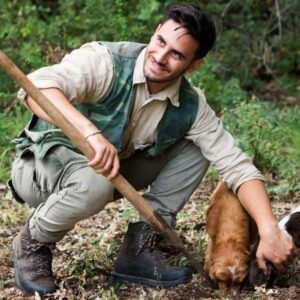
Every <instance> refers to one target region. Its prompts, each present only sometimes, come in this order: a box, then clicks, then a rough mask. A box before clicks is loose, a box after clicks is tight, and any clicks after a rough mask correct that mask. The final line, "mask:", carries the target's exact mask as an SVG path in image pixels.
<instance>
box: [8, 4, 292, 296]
mask: <svg viewBox="0 0 300 300" xmlns="http://www.w3.org/2000/svg"><path fill="white" fill-rule="evenodd" d="M214 41H215V27H214V25H213V23H212V21H211V19H210V18H209V17H208V16H207V15H206V14H205V13H204V12H202V11H201V10H200V9H199V8H198V7H196V6H194V5H185V4H183V5H175V4H174V5H170V6H168V7H167V9H166V14H165V19H164V21H163V22H162V24H161V25H159V26H158V27H157V29H156V31H155V33H154V34H153V36H152V38H151V40H150V43H149V45H147V46H145V45H141V44H136V43H127V42H123V43H98V42H94V43H90V44H86V45H84V46H82V47H81V48H80V49H78V50H74V51H73V52H72V53H71V54H69V55H67V56H66V57H65V58H64V59H63V60H62V62H61V63H60V64H58V65H54V66H52V67H46V68H42V69H40V70H38V71H36V72H34V73H32V74H31V75H30V76H29V77H30V78H31V80H32V81H33V82H34V84H35V85H36V86H37V87H38V88H40V89H41V90H42V92H43V93H44V94H45V95H46V96H47V97H48V98H49V99H50V101H51V102H52V103H53V104H54V105H55V106H56V107H57V108H58V109H59V110H60V111H61V112H62V113H63V114H64V116H65V117H66V118H67V119H68V120H70V122H72V123H73V124H74V126H75V127H76V128H77V129H78V130H79V131H80V132H81V133H82V134H83V135H84V136H85V138H86V139H87V141H88V142H89V143H90V145H91V146H92V148H93V149H94V152H95V157H94V158H93V159H92V160H91V161H88V160H87V158H86V157H84V156H83V155H82V154H81V153H80V152H79V151H78V150H77V149H76V148H75V147H74V146H73V145H72V143H71V142H70V141H69V140H68V139H67V138H66V137H65V136H64V135H63V134H62V133H61V131H60V130H59V129H57V128H56V127H55V125H53V124H52V123H53V122H52V120H51V119H50V118H49V116H47V115H46V114H45V113H44V112H43V111H42V110H41V109H40V108H39V107H38V106H37V105H36V104H35V103H34V101H33V100H32V99H31V98H30V97H29V96H27V95H26V93H25V92H24V91H23V90H21V91H20V92H19V97H20V99H23V100H24V102H25V104H26V105H27V106H28V107H29V108H30V110H31V111H32V112H33V113H34V116H33V118H32V120H31V121H30V122H29V124H28V125H27V126H26V128H25V130H24V132H23V134H22V135H21V136H20V137H19V138H18V139H16V140H15V143H16V144H17V149H18V153H17V157H16V160H15V162H14V164H13V168H12V184H13V187H14V189H15V191H16V193H17V194H18V195H19V196H20V197H21V198H22V199H23V200H24V201H25V202H27V203H28V204H29V205H30V206H32V207H35V208H36V209H35V211H34V213H33V214H32V216H31V217H30V220H29V221H28V222H27V223H26V224H25V226H24V227H23V228H22V230H21V232H20V233H19V234H18V236H17V237H16V238H15V239H14V241H13V246H12V254H13V255H12V256H13V262H14V266H15V278H16V283H17V285H18V287H19V288H21V289H23V290H24V291H26V292H27V293H31V294H32V293H34V292H35V291H37V292H38V293H40V294H41V295H42V294H46V293H49V292H53V291H55V289H56V286H55V282H54V278H53V274H52V270H51V263H52V252H51V248H52V247H53V245H54V244H55V243H56V242H57V241H59V240H61V239H62V238H63V236H64V235H65V234H66V233H67V232H68V231H70V230H71V229H72V228H73V227H74V225H75V224H76V223H77V222H79V221H80V220H82V219H85V218H88V217H90V216H92V215H94V214H96V213H98V212H99V211H101V210H102V209H103V208H104V207H105V205H106V204H107V203H108V202H109V201H111V200H113V199H118V198H120V195H119V194H118V193H117V192H116V191H115V190H114V188H113V186H112V184H111V182H110V180H111V179H113V178H114V177H115V176H116V175H117V174H118V172H119V171H120V172H121V174H123V176H124V177H126V178H127V179H128V180H129V182H131V183H132V184H133V185H134V186H135V187H136V188H137V189H142V188H145V187H147V186H149V185H150V190H149V192H146V193H145V194H144V197H145V199H147V201H149V202H150V203H151V205H152V206H153V207H154V208H155V209H156V210H157V212H158V213H159V214H160V215H161V216H162V217H163V218H164V219H165V220H166V221H167V222H168V223H169V224H170V225H171V226H175V223H176V214H177V213H178V212H179V211H180V209H181V208H182V207H183V206H184V204H185V202H186V201H187V200H188V199H189V197H190V195H191V194H192V192H193V191H194V190H195V189H196V188H197V186H198V185H199V183H200V182H201V180H202V178H203V176H204V174H205V172H206V171H207V168H208V165H209V163H211V164H212V165H213V166H214V167H215V168H216V169H217V170H218V172H219V173H220V176H221V177H222V179H223V180H224V181H225V182H226V184H227V185H228V186H229V187H230V188H232V189H233V191H234V192H235V193H237V195H238V197H239V199H240V201H241V203H242V204H243V206H244V207H245V208H246V209H247V211H248V212H249V213H250V215H251V216H252V217H253V219H254V220H255V222H256V224H257V226H258V229H259V234H260V245H259V247H258V251H257V259H258V262H259V265H260V267H261V268H263V269H266V267H265V263H264V260H265V259H268V260H270V261H272V262H273V263H274V265H275V266H276V267H277V268H278V269H279V270H282V269H283V263H284V262H285V261H286V260H287V259H288V258H289V257H290V256H291V255H292V253H293V251H294V245H293V244H292V242H291V241H290V239H289V238H288V237H287V236H286V235H285V234H284V233H282V231H281V230H280V229H279V227H278V225H277V222H276V220H275V218H274V216H273V214H272V211H271V206H270V201H269V199H268V196H267V194H266V191H265V189H264V185H263V183H262V180H263V177H262V176H261V174H260V173H259V172H258V171H257V169H256V168H255V167H254V166H253V165H252V164H251V162H250V160H249V158H247V157H246V156H245V155H244V154H243V153H242V152H241V151H240V150H239V149H238V148H237V147H236V145H235V143H234V140H233V138H232V136H231V135H230V134H229V133H228V132H226V131H225V130H224V129H223V127H222V125H221V123H220V121H219V119H218V118H217V117H216V116H215V113H214V112H213V111H212V110H211V109H210V107H209V106H208V105H207V103H206V101H205V97H204V95H203V93H202V92H201V91H200V90H199V89H197V88H193V87H192V86H191V85H190V84H189V82H188V81H187V80H186V78H185V77H184V74H185V73H190V72H193V71H195V70H196V69H198V68H199V67H200V66H201V64H202V63H203V57H204V56H205V55H206V54H207V52H208V51H209V50H210V49H211V48H212V46H213V44H214ZM28 182H30V183H31V182H33V184H28ZM191 277H192V274H191V271H190V270H189V269H188V268H186V267H173V266H170V265H168V264H167V263H166V262H165V261H164V258H163V257H162V256H161V254H160V253H159V249H158V247H157V234H156V233H155V232H154V231H153V230H152V228H151V227H150V226H149V225H148V224H147V223H145V222H144V220H143V219H141V221H139V222H137V223H132V224H130V225H129V228H128V231H127V233H126V235H125V239H124V243H123V245H122V247H121V249H120V252H119V255H118V258H117V260H116V263H115V265H114V278H115V280H119V281H131V282H140V283H145V284H148V285H152V286H162V287H168V286H173V285H176V284H179V283H185V282H187V281H189V280H190V279H191Z"/></svg>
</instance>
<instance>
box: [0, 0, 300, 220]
mask: <svg viewBox="0 0 300 300" xmlns="http://www.w3.org/2000/svg"><path fill="white" fill-rule="evenodd" d="M173 2H174V1H171V0H163V1H158V0H139V1H133V0H115V1H104V0H78V1H75V0H64V1H63V0H52V1H43V0H10V1H6V2H3V4H2V5H1V6H0V23H1V27H0V41H1V49H2V50H4V52H5V53H7V54H8V55H9V56H10V57H11V58H12V59H13V60H14V61H15V62H16V64H17V65H18V66H19V67H20V68H21V69H22V70H23V71H24V72H25V73H28V72H31V71H32V70H34V69H36V68H39V67H41V66H44V65H46V64H48V63H53V62H54V61H56V60H58V59H59V58H60V57H61V56H62V55H63V54H64V52H65V51H70V50H71V49H73V48H75V47H78V46H80V45H81V44H83V43H85V42H89V41H93V40H110V41H118V40H131V41H137V42H144V43H147V42H148V40H149V38H150V37H151V35H152V33H153V31H154V29H155V28H156V26H157V25H158V23H159V22H160V20H161V19H162V16H163V11H164V7H165V6H166V5H167V4H169V3H173ZM178 2H180V3H185V2H190V1H178ZM194 3H196V4H198V5H199V6H200V7H202V8H203V9H204V10H205V11H207V12H208V13H209V14H210V15H211V16H212V17H213V19H214V21H215V23H216V27H217V33H218V38H217V43H216V46H215V47H214V50H213V51H212V52H211V54H209V55H208V57H207V58H205V64H204V66H202V67H201V68H200V69H199V71H197V72H196V73H194V74H193V75H192V76H191V81H192V82H193V84H195V85H196V86H198V87H200V88H201V89H203V90H204V92H205V95H206V97H207V101H208V103H209V104H210V105H211V106H212V107H213V108H214V109H215V110H216V111H217V113H218V115H223V120H224V123H225V124H226V126H227V128H229V130H230V131H231V132H232V133H233V135H234V136H235V137H236V138H237V140H238V142H239V143H240V145H241V147H242V148H243V149H244V150H245V151H246V152H247V153H248V154H249V155H250V156H251V157H253V159H254V162H255V163H256V164H257V166H258V167H259V168H260V169H262V170H263V171H264V172H268V173H271V174H272V176H273V177H274V178H276V179H278V180H281V182H282V186H284V184H283V183H284V182H285V184H287V186H288V189H286V190H289V189H290V188H291V182H293V184H292V189H296V187H297V184H296V182H297V181H299V171H297V170H296V165H297V164H298V165H299V161H300V159H299V156H300V150H299V149H300V145H299V144H300V142H299V140H300V138H299V108H298V106H297V105H298V102H299V90H300V85H299V81H298V79H297V75H298V74H299V36H298V34H299V32H298V28H299V18H298V17H297V12H298V11H299V8H300V7H299V3H300V2H299V1H296V0H284V1H271V0H266V1H264V2H263V3H262V2H261V1H257V0H246V1H221V0H217V1H204V0H197V1H194ZM241 87H242V88H243V89H241ZM16 89H17V86H16V85H15V84H14V83H13V82H12V80H10V79H9V78H8V76H7V75H6V74H5V73H4V71H3V70H0V98H1V103H0V108H1V111H0V118H1V123H0V126H1V128H0V153H1V154H0V180H1V181H5V180H6V179H7V178H8V176H9V172H10V163H11V161H12V158H13V155H14V150H13V147H12V146H11V145H10V144H9V143H10V140H11V139H12V138H13V137H14V136H16V134H17V133H18V131H19V130H20V129H21V128H22V127H23V126H24V124H25V123H26V120H27V119H28V117H29V114H28V112H25V109H24V108H22V107H21V106H20V105H19V104H14V105H12V104H11V103H12V100H13V99H14V94H13V93H14V92H15V90H16ZM252 92H254V93H255V94H256V95H259V98H267V99H268V100H272V102H274V101H277V102H278V105H280V108H279V106H276V105H272V104H270V103H261V102H260V101H259V100H258V99H252V100H248V98H249V93H250V94H251V93H252ZM279 100H280V101H279ZM288 105H290V106H288ZM291 106H294V107H295V108H292V107H291ZM212 176H215V174H214V173H212ZM123 214H124V216H125V217H126V218H127V219H128V220H132V219H133V218H134V214H133V212H131V211H124V212H123Z"/></svg>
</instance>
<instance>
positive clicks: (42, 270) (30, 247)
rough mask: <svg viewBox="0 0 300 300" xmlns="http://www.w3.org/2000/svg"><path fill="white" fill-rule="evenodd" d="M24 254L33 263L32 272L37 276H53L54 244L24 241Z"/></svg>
mask: <svg viewBox="0 0 300 300" xmlns="http://www.w3.org/2000/svg"><path fill="white" fill-rule="evenodd" d="M22 244H23V247H22V250H23V253H24V254H25V255H26V256H27V257H28V258H29V260H30V262H31V263H32V267H31V271H32V273H33V274H34V275H36V276H52V268H51V266H52V251H53V250H54V247H55V244H54V243H41V242H39V241H36V240H33V239H31V240H27V239H23V240H22Z"/></svg>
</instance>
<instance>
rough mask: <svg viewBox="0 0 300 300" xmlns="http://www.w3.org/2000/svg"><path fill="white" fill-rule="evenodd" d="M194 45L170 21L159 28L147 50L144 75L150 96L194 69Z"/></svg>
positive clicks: (195, 43)
mask: <svg viewBox="0 0 300 300" xmlns="http://www.w3.org/2000/svg"><path fill="white" fill-rule="evenodd" d="M197 48H198V43H197V41H196V40H195V39H194V38H193V37H192V36H191V35H189V34H188V33H187V30H186V29H185V28H184V27H181V25H180V24H178V23H176V22H175V21H173V20H168V21H167V22H165V23H164V24H163V25H160V26H159V27H158V28H157V29H156V31H155V33H154V35H153V36H152V38H151V40H150V43H149V45H148V47H147V51H146V56H145V62H144V74H145V77H146V79H147V84H148V88H149V91H150V93H156V92H158V91H160V90H162V89H163V88H164V87H166V86H167V85H169V84H171V83H172V82H173V81H175V80H176V79H177V78H178V77H179V76H181V75H182V74H183V73H185V72H186V71H193V70H195V69H197V68H198V67H199V66H200V65H201V63H202V60H201V59H197V60H194V55H195V53H196V50H197Z"/></svg>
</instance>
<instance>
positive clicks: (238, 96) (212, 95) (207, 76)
mask: <svg viewBox="0 0 300 300" xmlns="http://www.w3.org/2000/svg"><path fill="white" fill-rule="evenodd" d="M219 68H220V64H219V63H218V62H216V61H215V60H214V59H213V58H212V57H211V56H208V59H206V60H205V64H204V65H203V66H202V67H201V68H200V69H198V71H196V72H194V73H193V74H192V75H191V81H192V83H193V85H195V86H198V87H199V88H201V89H202V90H203V92H204V93H205V96H206V98H207V101H208V103H209V104H210V106H212V108H213V109H214V110H215V111H217V112H221V111H222V109H223V108H225V107H227V106H229V107H232V106H234V105H236V104H237V103H239V102H241V101H243V100H244V99H245V98H246V97H247V93H246V92H245V91H243V90H242V89H241V88H240V86H239V81H238V80H237V79H236V78H231V79H228V80H220V79H219V78H218V75H217V73H218V70H219Z"/></svg>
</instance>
